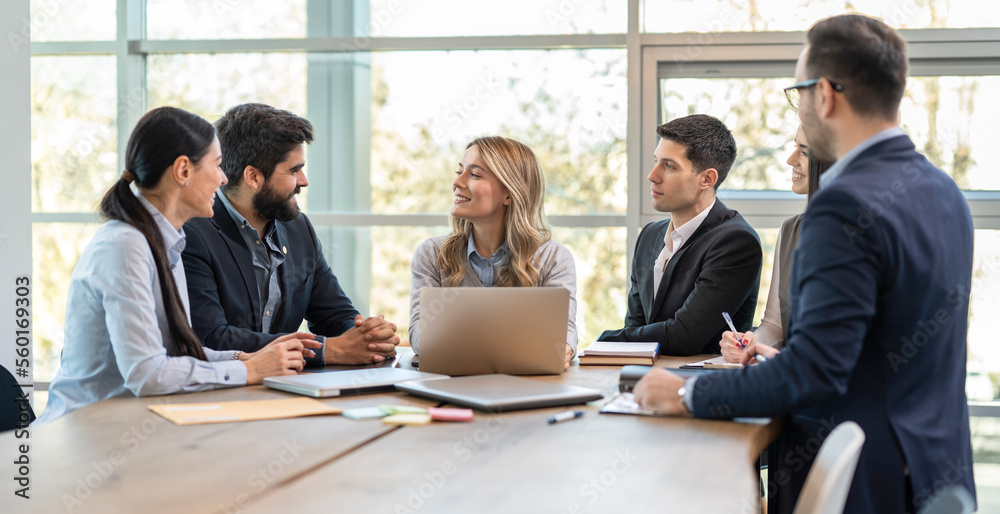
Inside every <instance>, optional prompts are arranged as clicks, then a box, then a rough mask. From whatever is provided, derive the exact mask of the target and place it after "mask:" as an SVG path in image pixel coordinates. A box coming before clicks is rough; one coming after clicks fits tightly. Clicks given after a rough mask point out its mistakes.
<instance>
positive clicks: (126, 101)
mask: <svg viewBox="0 0 1000 514" xmlns="http://www.w3.org/2000/svg"><path fill="white" fill-rule="evenodd" d="M116 15H117V20H118V27H117V40H116V41H115V58H116V69H117V71H118V74H117V89H118V101H117V104H116V105H117V106H118V107H117V116H116V126H117V129H118V169H125V148H126V146H127V145H128V138H129V135H130V134H131V132H132V128H133V127H135V125H136V123H138V122H139V118H141V117H142V115H143V114H144V113H145V112H146V106H147V105H148V96H149V95H148V93H149V92H148V91H147V89H146V56H145V55H143V54H140V53H135V52H133V51H132V50H133V48H132V47H133V45H132V42H133V41H142V40H143V39H145V38H146V0H118V9H117V13H116Z"/></svg>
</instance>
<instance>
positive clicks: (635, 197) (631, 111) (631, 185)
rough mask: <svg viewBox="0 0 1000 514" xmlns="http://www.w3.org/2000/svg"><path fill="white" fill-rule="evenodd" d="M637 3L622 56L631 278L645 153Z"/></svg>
mask: <svg viewBox="0 0 1000 514" xmlns="http://www.w3.org/2000/svg"><path fill="white" fill-rule="evenodd" d="M640 7H641V6H640V0H629V2H628V28H627V33H626V35H625V53H626V57H625V58H626V59H627V60H628V67H627V70H628V71H627V75H626V88H627V95H628V104H627V105H628V107H627V109H628V111H627V117H626V124H625V162H626V172H627V177H628V180H627V181H626V191H625V198H626V210H625V252H626V254H625V273H626V276H631V273H632V259H633V257H634V254H635V243H636V241H637V240H638V239H639V229H640V228H641V227H642V225H643V224H642V222H641V219H640V217H641V211H642V200H643V198H644V197H643V194H642V190H643V187H642V185H643V173H642V170H643V166H642V161H643V159H642V155H643V152H645V151H647V149H645V148H644V145H643V138H642V136H643V133H644V131H643V122H644V121H643V120H644V116H643V103H644V102H643V78H642V76H643V73H644V71H645V69H644V68H643V59H642V31H641V27H640V25H641V22H642V20H641V19H640V16H641V11H640Z"/></svg>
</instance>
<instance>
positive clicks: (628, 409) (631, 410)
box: [599, 393, 771, 425]
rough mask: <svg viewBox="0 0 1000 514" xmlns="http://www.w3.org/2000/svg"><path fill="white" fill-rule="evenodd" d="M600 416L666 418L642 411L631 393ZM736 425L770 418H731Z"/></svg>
mask: <svg viewBox="0 0 1000 514" xmlns="http://www.w3.org/2000/svg"><path fill="white" fill-rule="evenodd" d="M599 412H600V413H601V414H630V415H633V416H667V414H659V413H657V412H653V411H651V410H646V409H643V408H642V407H640V406H639V404H638V403H635V397H634V396H633V395H632V393H619V394H617V395H615V397H614V398H612V399H611V401H609V402H608V403H606V404H604V406H603V407H601V410H600V411H599ZM733 421H735V422H737V423H748V424H752V425H766V424H767V423H770V422H771V418H733Z"/></svg>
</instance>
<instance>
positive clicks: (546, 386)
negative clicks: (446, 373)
mask: <svg viewBox="0 0 1000 514" xmlns="http://www.w3.org/2000/svg"><path fill="white" fill-rule="evenodd" d="M396 389H399V390H400V391H405V392H406V393H409V394H412V395H414V396H420V397H422V398H430V399H432V400H440V401H443V402H447V403H450V404H454V405H460V406H462V407H471V408H473V409H479V410H484V411H490V412H505V411H512V410H521V409H535V408H540V407H559V406H562V405H576V404H580V403H587V402H591V401H594V400H600V399H602V398H604V395H603V394H601V392H600V391H598V390H596V389H589V388H586V387H579V386H572V385H566V384H553V383H551V382H543V381H541V380H534V379H531V378H524V377H514V376H510V375H499V374H498V375H475V376H468V377H455V378H452V379H450V380H418V381H411V382H403V383H399V384H396Z"/></svg>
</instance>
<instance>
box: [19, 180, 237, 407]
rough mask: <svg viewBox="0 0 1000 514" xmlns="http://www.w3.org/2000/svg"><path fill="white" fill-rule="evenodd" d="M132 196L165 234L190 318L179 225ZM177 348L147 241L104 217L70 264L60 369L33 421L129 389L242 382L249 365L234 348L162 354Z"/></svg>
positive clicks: (145, 391) (161, 390)
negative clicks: (184, 354) (73, 264)
mask: <svg viewBox="0 0 1000 514" xmlns="http://www.w3.org/2000/svg"><path fill="white" fill-rule="evenodd" d="M137 198H138V199H139V201H140V203H142V205H143V207H144V208H145V209H146V210H147V211H149V213H150V214H151V215H152V216H153V219H154V220H155V221H156V226H157V228H159V230H160V234H161V235H162V237H163V242H164V245H165V247H166V248H167V258H168V260H169V262H170V265H171V269H172V271H173V276H174V281H175V282H176V283H177V289H178V292H179V293H180V298H181V303H182V304H183V306H184V312H185V314H186V315H187V318H188V323H190V321H191V315H190V307H189V304H188V295H187V276H186V275H185V274H184V265H183V263H182V262H181V251H182V250H183V249H184V245H185V238H184V230H183V229H180V230H177V229H175V228H174V227H173V226H172V225H171V224H170V222H169V221H167V219H166V218H165V217H164V216H163V215H162V214H160V212H159V211H158V210H157V209H156V207H154V206H153V205H152V204H151V203H149V202H148V201H147V200H146V199H145V198H143V197H142V195H137ZM175 345H176V342H175V340H174V338H173V336H172V335H171V333H170V327H169V325H168V323H167V314H166V309H165V308H164V306H163V295H162V293H161V289H160V279H159V276H158V274H157V272H156V264H155V262H154V260H153V252H152V251H151V250H150V247H149V243H148V242H147V241H146V238H145V237H144V236H143V235H142V233H141V232H139V231H138V230H137V229H135V228H134V227H132V226H131V225H129V224H127V223H123V222H120V221H109V222H108V223H106V224H105V225H104V226H103V227H101V229H100V230H98V231H97V234H95V235H94V238H93V239H92V240H91V241H90V244H89V245H87V248H86V250H84V252H83V255H81V256H80V260H79V261H78V262H77V264H76V268H74V269H73V277H72V279H71V280H70V286H69V296H68V299H67V302H66V337H65V344H64V345H63V350H62V356H61V357H60V367H59V371H58V372H57V373H56V377H55V379H54V380H53V381H52V384H51V385H50V386H49V402H48V406H47V407H46V408H45V410H44V411H43V412H42V415H41V416H39V418H38V420H36V423H39V424H40V423H47V422H49V421H52V420H54V419H56V418H58V417H60V416H62V415H63V414H66V413H68V412H71V411H73V410H75V409H78V408H80V407H84V406H86V405H90V404H91V403H94V402H97V401H100V400H104V399H106V398H110V397H112V396H117V395H120V394H123V393H126V392H132V393H133V394H135V395H137V396H154V395H162V394H171V393H180V392H185V393H186V392H194V391H204V390H208V389H217V388H219V387H228V386H241V385H246V383H247V368H246V366H245V365H244V364H243V363H242V362H240V361H238V360H233V358H234V356H235V353H236V352H231V351H225V352H218V351H215V350H211V349H208V348H205V355H206V357H207V358H208V361H207V362H206V361H202V360H200V359H196V358H194V357H169V356H167V351H168V348H169V349H171V350H172V349H173V348H174V347H175Z"/></svg>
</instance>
